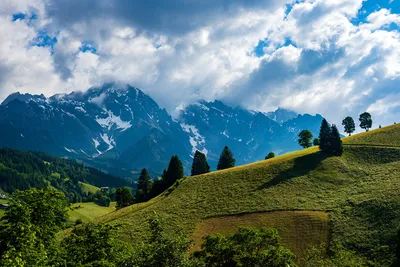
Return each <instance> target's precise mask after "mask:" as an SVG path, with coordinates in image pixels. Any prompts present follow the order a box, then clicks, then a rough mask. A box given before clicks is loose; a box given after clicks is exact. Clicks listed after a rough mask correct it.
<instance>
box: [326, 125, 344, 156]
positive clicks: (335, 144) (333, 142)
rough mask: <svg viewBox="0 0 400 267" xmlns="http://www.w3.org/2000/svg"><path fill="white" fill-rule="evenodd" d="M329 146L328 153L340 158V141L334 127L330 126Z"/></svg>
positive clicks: (341, 148) (341, 152) (341, 149)
mask: <svg viewBox="0 0 400 267" xmlns="http://www.w3.org/2000/svg"><path fill="white" fill-rule="evenodd" d="M329 144H330V146H329V153H331V154H332V155H335V156H341V155H342V154H343V145H342V139H341V138H340V134H339V131H338V129H337V128H336V126H335V125H333V126H332V131H331V137H330V142H329Z"/></svg>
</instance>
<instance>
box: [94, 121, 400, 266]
mask: <svg viewBox="0 0 400 267" xmlns="http://www.w3.org/2000/svg"><path fill="white" fill-rule="evenodd" d="M399 136H400V125H395V126H390V127H386V128H382V129H378V130H375V131H370V132H368V133H362V134H359V135H355V136H353V137H348V138H345V139H344V142H345V150H344V154H343V156H342V157H327V156H325V155H323V154H321V153H320V152H319V151H318V148H316V147H314V148H310V149H305V150H301V151H298V152H295V153H290V154H287V155H283V156H280V157H276V158H273V159H270V160H265V161H261V162H257V163H253V164H249V165H245V166H240V167H236V168H232V169H229V170H224V171H218V172H213V173H209V174H205V175H201V176H195V177H187V178H185V179H183V180H182V181H180V184H179V186H177V187H176V189H175V190H174V191H172V192H171V193H170V194H164V195H162V196H159V197H157V198H156V199H153V200H151V201H150V202H148V203H143V204H140V205H134V206H131V207H127V208H125V209H121V210H118V211H115V212H112V213H110V214H107V215H105V216H103V217H100V218H99V219H98V220H99V221H102V222H110V223H117V224H121V225H122V226H121V229H120V232H119V234H120V236H121V238H123V239H125V240H127V241H132V242H137V241H139V240H143V238H146V234H147V224H146V220H147V218H148V217H149V216H151V214H153V212H157V213H158V214H159V215H160V216H161V218H162V219H163V220H164V226H165V228H166V230H167V231H169V232H171V233H172V232H173V231H176V230H177V229H182V230H183V231H184V232H186V233H187V234H189V235H191V236H192V238H193V239H194V241H195V244H194V246H195V247H197V248H198V247H199V242H200V240H201V238H202V237H203V236H205V235H207V234H210V233H215V232H222V233H229V232H232V231H235V230H236V229H237V228H238V227H239V226H256V227H262V226H271V227H275V228H277V229H278V230H279V231H280V235H281V236H282V240H283V243H284V244H285V245H286V246H287V247H289V248H290V249H291V250H292V251H293V252H294V253H295V254H296V255H297V257H298V262H299V263H302V260H301V259H302V258H303V257H304V254H305V250H306V247H307V246H309V245H319V244H322V243H326V245H329V249H330V250H331V251H332V252H334V253H336V254H338V253H339V252H340V253H341V254H343V255H345V257H346V258H349V259H353V260H354V261H355V262H357V263H358V264H360V266H389V264H390V263H391V262H392V261H393V258H394V249H395V245H394V238H395V231H396V228H397V227H398V226H399V225H400V195H399V192H400V191H399V190H400V149H399V146H400V143H399V138H398V137H399ZM133 237H134V238H133ZM131 239H132V240H131Z"/></svg>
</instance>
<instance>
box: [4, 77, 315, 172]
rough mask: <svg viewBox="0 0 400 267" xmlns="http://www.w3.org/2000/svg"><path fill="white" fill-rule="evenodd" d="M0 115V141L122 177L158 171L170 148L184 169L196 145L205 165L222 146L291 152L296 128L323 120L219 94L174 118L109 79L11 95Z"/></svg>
mask: <svg viewBox="0 0 400 267" xmlns="http://www.w3.org/2000/svg"><path fill="white" fill-rule="evenodd" d="M0 115H1V116H0V128H1V129H2V130H3V131H2V134H1V136H2V140H0V146H9V147H14V148H17V149H23V150H39V151H44V152H47V153H50V154H53V155H55V156H62V157H68V158H73V159H79V160H82V161H83V162H84V163H85V164H88V165H89V166H94V167H97V168H100V169H102V170H104V171H107V172H110V173H113V174H115V175H118V176H122V177H131V176H136V175H137V173H138V172H139V170H140V169H141V168H149V169H150V171H152V175H153V176H154V175H158V174H160V173H161V172H162V170H163V169H164V168H165V167H166V166H167V165H168V161H169V158H170V157H171V156H172V155H174V154H176V155H178V156H179V157H180V158H181V160H182V161H183V163H184V166H185V168H186V170H189V166H190V164H191V160H192V156H193V154H194V152H195V150H197V149H198V150H200V151H202V152H204V153H205V154H207V155H208V159H209V161H210V163H211V166H215V165H216V162H217V160H218V157H219V153H220V151H221V150H222V148H223V147H224V146H225V145H228V146H230V147H231V149H232V151H233V152H234V154H235V156H236V158H237V161H238V164H244V163H249V162H252V161H254V160H257V159H261V158H264V157H265V155H266V154H267V153H268V152H269V151H272V150H273V151H275V153H277V154H279V153H283V152H288V151H293V150H296V149H297V138H296V135H297V132H299V131H301V130H302V127H305V126H309V125H311V128H312V129H310V130H311V131H312V132H313V133H315V134H316V133H317V131H318V130H319V124H320V121H321V120H322V117H321V116H320V115H316V116H311V115H308V116H307V117H306V118H305V119H304V118H303V117H302V115H298V114H297V115H295V113H294V112H292V111H288V110H285V109H278V110H277V111H276V113H274V112H269V113H262V112H258V111H251V110H247V109H244V108H241V107H230V106H228V105H226V104H224V103H223V102H222V101H220V100H215V101H213V102H207V101H204V100H201V101H198V102H196V103H193V104H190V105H188V106H186V107H185V108H184V109H183V110H181V112H180V113H179V115H178V116H177V117H176V118H173V117H172V116H171V115H170V114H169V113H168V111H167V110H166V109H164V108H161V107H160V106H159V105H158V104H157V103H156V102H155V101H154V100H153V99H152V98H151V97H150V96H148V95H146V94H145V93H143V92H142V91H141V90H140V89H138V88H135V87H132V86H130V85H125V86H120V85H117V84H115V83H107V84H104V85H102V86H100V87H93V88H90V89H88V90H87V91H86V92H72V93H69V94H57V95H54V96H50V97H45V96H44V95H30V94H21V93H14V94H11V95H10V96H8V97H7V98H6V99H5V100H4V101H3V103H2V104H1V105H0ZM302 118H303V119H302ZM304 120H305V121H306V123H304V122H303V121H304ZM279 136H280V137H279Z"/></svg>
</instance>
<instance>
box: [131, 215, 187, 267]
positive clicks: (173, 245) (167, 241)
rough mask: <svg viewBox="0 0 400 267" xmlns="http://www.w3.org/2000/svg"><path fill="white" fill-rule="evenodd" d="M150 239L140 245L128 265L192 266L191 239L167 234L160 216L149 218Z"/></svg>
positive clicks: (155, 266) (142, 266) (153, 266)
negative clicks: (188, 254)
mask: <svg viewBox="0 0 400 267" xmlns="http://www.w3.org/2000/svg"><path fill="white" fill-rule="evenodd" d="M148 224H149V226H150V239H149V241H148V242H147V244H146V245H144V246H142V247H140V248H139V249H138V251H137V252H136V253H135V255H134V256H133V257H131V259H129V260H128V261H127V262H129V263H130V264H128V265H127V266H140V267H184V266H191V264H190V263H189V259H188V256H187V252H188V251H189V245H190V240H188V239H187V238H185V237H184V236H183V235H176V236H174V237H170V236H167V235H166V234H165V232H164V229H163V227H162V225H161V222H160V218H159V217H158V216H157V215H155V216H154V217H152V218H151V219H149V221H148Z"/></svg>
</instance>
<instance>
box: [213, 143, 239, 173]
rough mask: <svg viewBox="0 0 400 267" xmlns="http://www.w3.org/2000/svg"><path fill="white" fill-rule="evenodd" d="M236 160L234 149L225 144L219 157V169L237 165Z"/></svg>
mask: <svg viewBox="0 0 400 267" xmlns="http://www.w3.org/2000/svg"><path fill="white" fill-rule="evenodd" d="M235 163H236V160H235V159H234V158H233V154H232V151H231V150H230V149H229V148H228V147H227V146H225V147H224V149H223V150H222V153H221V156H220V157H219V161H218V166H217V170H224V169H229V168H232V167H235Z"/></svg>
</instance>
